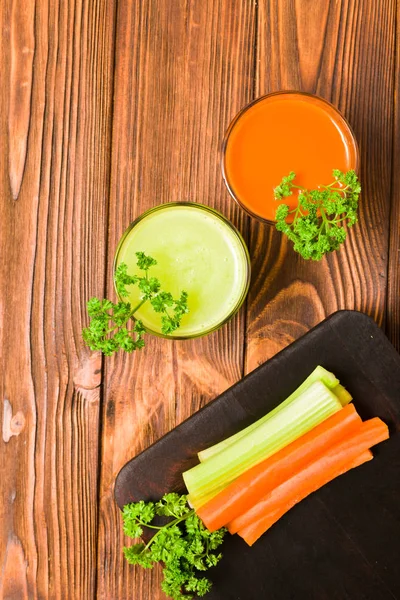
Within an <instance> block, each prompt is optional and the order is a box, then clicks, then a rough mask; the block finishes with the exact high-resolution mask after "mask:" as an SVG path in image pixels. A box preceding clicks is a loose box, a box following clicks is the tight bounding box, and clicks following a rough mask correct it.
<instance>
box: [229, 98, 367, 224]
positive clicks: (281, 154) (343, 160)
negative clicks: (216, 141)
mask: <svg viewBox="0 0 400 600" xmlns="http://www.w3.org/2000/svg"><path fill="white" fill-rule="evenodd" d="M223 161H224V164H223V167H224V172H225V179H226V182H227V185H228V188H229V189H230V191H231V193H232V195H233V196H234V197H235V198H236V200H238V201H239V203H240V204H241V205H242V206H243V207H244V208H245V209H247V210H248V211H249V212H250V213H252V214H254V215H255V216H258V217H261V218H262V219H266V220H268V221H273V220H274V218H275V211H276V208H277V206H278V202H277V201H276V200H274V192H273V190H274V188H275V187H276V186H277V185H278V184H279V183H280V181H281V179H282V177H283V176H285V175H288V174H289V173H290V171H294V172H295V173H296V179H295V180H294V183H295V184H296V185H300V186H303V187H307V188H316V187H318V185H327V184H329V183H331V182H332V180H333V178H332V170H333V169H340V170H342V171H347V170H349V169H355V168H357V164H356V163H357V146H356V142H355V139H354V136H353V134H352V132H351V130H350V128H349V126H348V125H347V123H346V121H345V120H344V119H343V117H342V116H341V115H340V113H339V112H338V111H337V110H336V109H335V108H334V107H332V106H331V105H330V104H328V103H327V102H325V101H324V100H322V99H320V98H317V97H315V96H309V95H306V94H300V93H296V92H289V93H278V94H272V95H270V96H265V97H264V98H262V99H260V100H258V101H256V102H255V103H254V104H252V105H250V106H249V107H248V108H247V109H245V110H244V111H243V112H241V113H240V114H239V115H238V117H237V118H236V119H235V120H234V122H233V124H232V125H231V127H230V130H229V132H228V136H227V141H226V146H225V154H224V159H223ZM285 202H286V203H287V204H289V205H290V206H291V208H293V207H294V206H296V203H297V198H296V195H293V196H290V197H289V198H288V199H286V200H285Z"/></svg>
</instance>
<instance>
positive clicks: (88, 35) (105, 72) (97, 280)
mask: <svg viewBox="0 0 400 600" xmlns="http://www.w3.org/2000/svg"><path fill="white" fill-rule="evenodd" d="M113 16H114V12H113V5H112V3H110V2H106V1H103V0H98V1H97V0H96V1H95V2H92V3H90V5H89V4H88V3H85V2H81V1H80V0H76V1H75V2H73V1H71V2H57V1H56V0H51V1H50V2H46V1H45V2H34V1H33V0H32V1H31V0H27V1H24V2H22V0H5V1H4V2H2V3H1V27H2V33H3V35H2V46H1V56H2V68H3V77H2V86H1V91H0V97H1V110H0V119H1V127H0V131H1V152H0V160H1V163H0V181H1V203H0V211H1V214H0V223H1V240H0V244H1V246H0V256H1V264H0V315H1V326H0V394H1V395H0V406H1V408H0V419H1V423H2V439H1V441H0V465H1V487H0V491H1V499H0V506H1V510H0V597H1V598H4V599H6V598H7V599H8V600H10V599H13V600H17V599H18V600H22V599H25V598H26V599H39V598H40V599H53V598H55V599H60V600H66V599H69V598H71V599H72V598H73V599H74V600H77V599H82V600H89V599H90V598H94V594H95V584H96V541H97V536H96V530H97V480H98V454H99V385H100V376H101V373H100V368H101V359H100V357H99V356H92V355H91V354H90V353H89V352H88V351H87V350H86V349H84V348H83V345H82V341H81V329H82V324H83V323H84V322H85V321H86V316H85V300H86V297H87V295H89V293H94V292H96V293H98V294H102V293H103V292H104V289H103V286H104V267H105V231H106V213H107V201H106V200H107V198H106V194H105V193H104V191H105V190H106V189H107V187H108V185H109V181H108V176H109V162H110V161H109V151H110V140H111V128H110V125H111V120H110V108H111V92H112V85H111V83H112V77H111V68H112V59H113V27H112V24H113ZM94 32H95V33H94ZM83 57H84V58H83Z"/></svg>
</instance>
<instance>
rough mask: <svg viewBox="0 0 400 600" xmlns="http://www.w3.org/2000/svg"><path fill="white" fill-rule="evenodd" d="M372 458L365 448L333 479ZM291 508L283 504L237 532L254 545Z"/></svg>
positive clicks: (343, 466)
mask: <svg viewBox="0 0 400 600" xmlns="http://www.w3.org/2000/svg"><path fill="white" fill-rule="evenodd" d="M372 458H373V456H372V452H371V451H370V450H365V451H364V452H362V453H361V454H359V455H358V456H357V457H356V458H354V459H353V460H352V461H350V462H348V463H346V464H345V465H342V468H341V469H339V470H338V471H337V473H336V474H335V475H333V477H332V479H333V478H336V477H338V476H339V475H342V474H343V473H346V472H347V471H350V470H351V469H353V468H355V467H358V466H359V465H362V464H363V463H365V462H367V461H369V460H372ZM330 480H331V479H329V480H328V479H327V480H326V481H325V482H324V483H328V481H330ZM323 485H324V484H323ZM321 487H322V486H321ZM313 491H315V490H313ZM299 500H300V499H299ZM290 508H291V506H290V507H289V508H288V507H287V506H281V507H280V508H279V509H278V510H276V511H274V512H270V513H268V514H266V515H265V516H264V517H261V519H259V520H258V521H252V522H251V523H250V524H249V525H247V527H243V529H240V530H239V531H238V532H237V533H238V535H240V537H242V538H243V539H244V541H245V542H246V543H247V544H248V545H249V546H252V545H253V544H254V542H256V541H257V540H258V538H260V537H261V536H262V535H263V533H265V532H266V531H267V530H268V529H269V528H270V527H272V525H273V524H274V523H276V522H277V521H278V520H279V519H280V518H281V517H282V516H283V515H284V514H285V513H286V512H288V510H289V509H290Z"/></svg>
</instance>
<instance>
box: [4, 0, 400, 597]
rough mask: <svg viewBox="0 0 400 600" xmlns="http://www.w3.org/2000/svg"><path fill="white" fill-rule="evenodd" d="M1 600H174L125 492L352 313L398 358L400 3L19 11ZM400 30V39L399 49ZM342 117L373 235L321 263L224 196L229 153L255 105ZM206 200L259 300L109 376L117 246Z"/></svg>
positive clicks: (285, 1)
mask: <svg viewBox="0 0 400 600" xmlns="http://www.w3.org/2000/svg"><path fill="white" fill-rule="evenodd" d="M0 12H1V17H0V18H1V31H2V37H1V65H2V77H1V92H0V94H1V110H0V116H1V130H0V131H1V154H0V160H1V172H0V181H1V201H0V207H1V208H0V210H1V214H0V227H1V239H0V268H1V271H0V280H1V292H0V315H1V327H0V346H1V354H0V356H1V366H0V390H1V407H2V408H1V410H2V418H1V421H2V441H1V442H0V443H1V449H0V465H1V479H0V490H1V500H0V502H1V504H0V598H1V599H3V598H4V599H7V600H23V599H26V598H29V599H30V598H34V599H47V598H57V599H62V600H68V599H73V600H81V599H82V600H90V599H92V598H100V599H104V600H159V599H161V598H164V596H163V594H162V593H161V592H159V591H158V590H159V583H160V571H159V570H158V569H154V570H153V571H146V572H143V573H142V572H141V571H140V570H136V569H134V568H132V567H130V566H128V565H127V564H125V562H124V560H123V557H122V552H121V549H122V546H123V543H124V538H123V535H122V532H121V519H120V514H119V511H118V509H117V508H116V505H115V502H114V499H113V485H114V480H115V475H116V473H117V472H118V470H119V469H120V467H121V466H122V465H123V464H124V463H125V462H126V461H127V460H128V459H129V458H131V457H132V456H133V455H135V454H137V453H138V452H139V451H140V450H142V449H143V448H145V447H147V446H148V445H149V444H150V443H151V442H153V441H155V440H157V439H158V438H159V437H160V436H161V435H163V434H164V433H165V432H167V431H169V430H170V429H171V428H173V427H174V426H175V425H176V424H177V423H179V422H181V421H182V420H183V419H185V418H186V417H188V416H189V415H190V414H192V413H193V412H194V411H196V410H197V409H198V408H200V407H201V406H203V405H204V404H205V403H206V402H208V401H209V400H210V399H212V398H214V397H215V396H216V395H218V394H219V393H220V392H222V391H223V390H225V389H226V388H228V387H229V386H230V385H232V384H233V383H235V382H236V381H238V380H239V379H240V378H241V377H242V376H243V375H244V374H245V373H247V372H249V371H251V370H252V369H254V368H255V367H256V366H257V365H258V364H260V363H261V362H263V361H265V360H266V359H268V358H270V357H271V356H273V355H274V354H275V353H276V352H278V351H279V350H281V349H282V348H284V347H285V346H286V345H288V344H289V343H290V342H292V341H293V340H295V339H297V338H298V337H299V336H301V335H302V334H304V333H305V332H306V331H308V330H309V329H310V328H311V327H313V326H314V325H316V324H317V323H318V322H320V321H321V320H322V319H323V318H324V317H326V316H327V315H329V314H330V313H332V312H334V311H336V310H338V309H340V308H356V309H358V310H361V311H363V312H365V313H367V314H369V315H371V316H372V317H373V318H374V319H375V320H376V321H377V323H378V324H379V325H381V326H382V327H383V328H384V329H385V330H386V332H387V334H388V336H389V338H390V339H391V341H392V342H393V343H394V345H395V346H397V348H399V347H400V306H399V295H400V269H399V256H400V255H399V252H400V239H399V229H400V226H399V225H400V223H399V221H400V193H399V188H400V169H399V162H398V157H399V154H400V125H399V92H400V83H399V50H400V45H399V40H400V33H399V32H400V19H399V16H400V14H399V6H397V5H396V0H380V1H379V2H378V1H376V0H370V1H367V0H365V1H360V0H337V1H335V2H329V1H328V0H242V1H240V0H236V1H235V0H197V1H196V0H193V1H192V0H131V1H129V0H119V1H117V0H93V1H91V2H84V1H83V0H63V1H62V0H39V1H37V2H35V0H2V2H1V3H0ZM396 19H397V36H396ZM280 89H299V90H303V91H308V92H313V93H317V94H319V95H320V96H322V97H324V98H326V99H328V100H330V101H331V102H333V103H334V104H335V105H336V106H338V107H339V109H340V110H341V111H342V112H343V113H344V115H345V116H346V117H347V118H348V120H349V121H350V123H351V125H352V127H353V128H354V131H355V133H356V136H357V138H358V141H359V144H360V149H361V178H362V184H363V197H362V201H361V207H360V222H359V224H358V226H357V227H356V228H354V229H353V230H352V231H351V235H350V236H349V239H348V240H347V242H346V244H345V246H344V248H343V249H342V250H341V251H340V252H339V253H336V254H333V255H331V256H329V257H328V258H327V259H324V260H323V261H321V262H320V263H308V262H305V261H303V260H302V259H301V258H299V257H298V256H296V255H295V254H294V253H293V251H292V249H291V247H290V246H289V245H288V244H287V243H286V241H285V240H283V239H282V237H281V235H280V234H278V233H277V232H276V231H274V229H273V228H272V227H271V226H269V225H264V224H260V223H258V222H257V221H255V220H252V219H250V218H248V217H247V216H246V215H245V214H244V213H243V211H241V210H240V209H239V208H238V207H237V206H236V205H235V204H234V203H233V201H232V200H231V199H230V197H229V195H228V193H227V191H226V190H225V188H224V184H223V181H222V177H221V173H220V167H219V149H220V145H221V139H222V137H223V134H224V131H225V129H226V127H227V125H228V123H229V121H230V120H231V118H232V117H233V116H234V115H235V113H236V112H237V111H238V110H239V109H240V108H241V107H242V106H243V105H244V104H246V103H247V102H249V101H250V100H252V99H253V98H255V97H257V96H259V95H261V94H264V93H267V92H271V91H275V90H280ZM185 199H190V200H194V201H199V202H203V203H206V204H209V205H211V206H214V207H216V208H218V209H219V210H220V211H222V212H223V213H224V214H225V215H226V216H227V217H228V218H230V219H231V220H232V221H233V222H234V223H235V224H236V225H237V226H238V227H239V229H240V230H241V231H242V233H243V235H244V236H245V238H246V240H247V242H248V245H249V249H250V254H251V257H252V267H253V279H252V284H251V289H250V293H249V296H248V300H247V303H246V304H245V306H244V307H243V308H242V310H241V311H240V314H238V315H237V316H236V317H235V318H234V319H233V320H232V321H231V322H230V323H229V324H228V325H225V326H224V327H223V328H222V329H221V330H220V331H218V332H217V333H214V334H212V335H210V336H208V337H205V338H203V339H197V340H194V341H185V342H184V341H182V342H171V341H168V340H161V339H155V338H153V339H150V338H148V340H147V346H146V348H145V349H144V350H143V351H141V352H140V353H138V354H137V355H135V356H132V355H123V354H121V355H119V356H117V357H115V358H107V359H103V358H102V357H101V356H99V355H98V354H96V353H91V352H90V351H88V350H87V349H86V348H85V347H84V345H83V343H82V338H81V330H82V327H83V326H84V325H85V324H86V323H87V317H86V308H85V305H86V301H87V300H88V298H89V297H90V296H92V295H98V296H101V297H104V296H105V295H111V296H112V295H113V286H112V261H113V255H114V250H115V247H116V244H117V241H118V239H119V237H120V236H121V234H122V232H123V231H124V229H125V228H126V227H127V225H128V224H129V223H130V222H131V221H132V220H133V219H134V218H135V217H136V216H137V215H139V214H140V213H141V212H143V211H144V210H145V209H147V208H149V207H151V206H155V205H157V204H159V203H161V202H167V201H173V200H185Z"/></svg>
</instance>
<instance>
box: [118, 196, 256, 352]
mask: <svg viewBox="0 0 400 600" xmlns="http://www.w3.org/2000/svg"><path fill="white" fill-rule="evenodd" d="M177 206H188V207H190V208H196V209H199V210H205V211H206V212H210V213H212V214H213V215H215V216H216V217H218V218H219V219H220V220H221V221H222V222H223V223H224V224H225V225H227V226H228V227H229V229H230V230H231V231H232V232H233V233H234V234H235V236H236V238H237V239H238V241H239V245H240V247H241V248H242V250H243V254H244V259H245V260H244V263H245V269H246V272H245V274H244V287H243V290H242V293H241V294H240V297H239V298H238V301H237V302H236V303H235V305H234V306H233V308H232V310H231V311H230V312H229V313H228V315H227V316H226V317H225V318H224V319H223V320H222V321H220V322H219V323H217V324H216V325H213V326H212V327H210V328H208V329H206V330H205V331H202V332H199V333H194V334H187V335H181V336H180V335H166V334H164V333H161V332H158V331H154V330H153V329H151V328H149V327H145V330H146V333H149V334H150V335H154V336H156V337H160V338H164V339H168V340H189V339H195V338H199V337H203V336H205V335H208V334H210V333H213V332H214V331H217V330H218V329H220V328H221V327H222V326H223V325H225V324H226V323H227V322H228V321H230V320H231V319H232V317H234V316H235V314H236V313H237V312H238V311H239V309H240V308H241V306H242V304H243V302H244V300H245V298H246V296H247V293H248V291H249V287H250V279H251V261H250V254H249V250H248V248H247V245H246V242H245V241H244V238H243V236H242V234H241V233H240V231H239V230H238V229H237V228H236V227H235V225H234V224H233V223H231V221H229V219H227V218H226V217H225V216H224V215H223V214H222V213H220V212H219V211H218V210H216V209H215V208H212V207H211V206H207V205H206V204H201V203H200V202H189V201H176V202H164V203H163V204H159V205H157V206H153V207H152V208H149V209H147V210H146V211H144V212H143V213H141V214H140V215H139V216H138V217H136V219H134V220H133V221H132V222H131V223H130V224H129V226H128V227H127V228H126V229H125V231H124V232H123V234H122V236H121V237H120V239H119V242H118V244H117V248H116V250H115V255H114V261H113V283H114V290H115V293H116V295H117V298H118V300H119V301H120V302H124V299H123V297H122V296H120V294H119V293H118V291H117V288H116V285H115V271H116V268H117V263H118V255H119V253H120V251H121V248H122V245H123V243H124V242H125V240H126V238H127V237H128V235H129V234H130V232H131V231H132V230H133V229H134V228H135V227H136V226H137V225H138V224H139V223H140V222H141V221H143V219H145V218H146V217H148V216H149V215H150V214H152V213H154V212H158V211H160V210H165V209H167V208H173V207H177ZM178 331H179V330H178Z"/></svg>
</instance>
